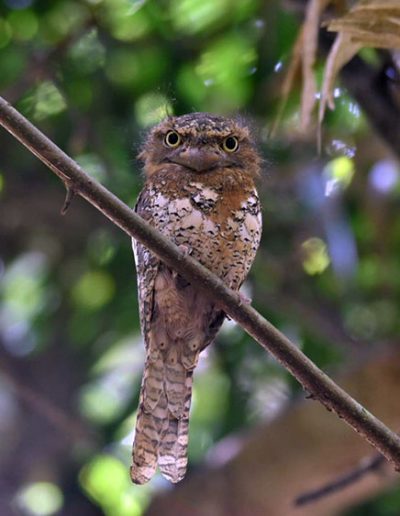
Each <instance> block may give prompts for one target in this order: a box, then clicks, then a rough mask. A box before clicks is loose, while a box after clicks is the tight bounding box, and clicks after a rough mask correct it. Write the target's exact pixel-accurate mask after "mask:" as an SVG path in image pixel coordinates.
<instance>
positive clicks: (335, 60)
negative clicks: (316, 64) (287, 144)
mask: <svg viewBox="0 0 400 516" xmlns="http://www.w3.org/2000/svg"><path fill="white" fill-rule="evenodd" d="M361 46H362V45H360V43H357V42H354V41H352V39H351V36H350V35H349V34H347V33H346V32H340V33H339V34H338V35H337V37H336V40H335V43H334V44H333V46H332V48H331V51H330V53H329V56H328V58H327V61H326V64H325V70H324V78H323V81H322V90H321V99H320V103H319V112H318V147H319V148H320V140H321V124H322V120H323V118H324V115H325V110H326V106H327V105H328V106H329V108H330V109H333V108H334V99H333V86H334V83H335V79H336V76H337V74H338V72H339V70H340V69H341V68H342V67H343V66H344V65H345V64H346V63H347V62H348V61H350V59H351V58H352V57H354V56H355V54H357V52H358V51H359V50H360V48H361Z"/></svg>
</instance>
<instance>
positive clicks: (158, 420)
mask: <svg viewBox="0 0 400 516" xmlns="http://www.w3.org/2000/svg"><path fill="white" fill-rule="evenodd" d="M179 348H181V347H180V346H179V345H178V346H177V345H175V346H171V347H170V349H168V350H164V351H157V352H155V353H154V352H153V353H148V357H147V360H146V365H145V370H144V374H143V380H142V387H141V394H140V405H139V409H138V416H137V420H136V431H135V439H134V443H133V451H132V458H133V463H132V467H131V478H132V481H133V482H134V483H136V484H144V483H145V482H148V481H149V480H150V479H151V477H152V476H153V475H154V473H155V471H156V468H157V464H158V466H159V468H160V471H161V473H162V474H163V475H164V477H165V478H167V479H168V480H170V481H171V482H174V483H175V482H179V481H180V480H181V479H182V478H183V477H184V475H185V472H186V467H187V446H188V432H189V410H190V403H191V397H192V381H193V380H192V378H193V367H194V362H195V361H197V360H193V358H194V357H193V355H194V354H195V355H197V356H198V350H196V351H197V352H195V353H194V354H193V353H190V355H192V356H191V357H190V360H189V361H188V360H186V358H187V357H185V356H184V355H183V354H181V353H179V351H178V350H179ZM181 349H182V348H181ZM153 351H154V350H153ZM187 366H190V368H188V367H187Z"/></svg>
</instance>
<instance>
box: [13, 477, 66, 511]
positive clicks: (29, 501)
mask: <svg viewBox="0 0 400 516" xmlns="http://www.w3.org/2000/svg"><path fill="white" fill-rule="evenodd" d="M16 503H17V505H18V506H19V507H20V509H21V510H22V511H23V514H29V515H31V516H51V515H52V514H57V513H58V512H59V511H60V509H61V508H62V505H63V494H62V492H61V490H60V488H59V487H58V486H56V485H55V484H51V483H50V482H37V483H34V484H29V485H27V486H25V487H24V488H22V489H21V490H20V491H19V493H18V494H17V496H16Z"/></svg>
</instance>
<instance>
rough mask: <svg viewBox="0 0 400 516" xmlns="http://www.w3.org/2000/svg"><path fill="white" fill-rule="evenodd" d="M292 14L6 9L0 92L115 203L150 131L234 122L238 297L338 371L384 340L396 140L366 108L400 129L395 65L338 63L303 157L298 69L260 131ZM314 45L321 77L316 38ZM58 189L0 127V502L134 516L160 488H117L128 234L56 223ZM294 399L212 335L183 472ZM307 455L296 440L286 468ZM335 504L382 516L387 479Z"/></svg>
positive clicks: (17, 3) (394, 502)
mask: <svg viewBox="0 0 400 516" xmlns="http://www.w3.org/2000/svg"><path fill="white" fill-rule="evenodd" d="M305 7H306V2H301V1H299V2H287V3H285V2H278V1H272V0H271V1H264V2H262V1H260V0H233V1H232V0H231V1H228V0H168V1H166V0H161V1H155V0H147V1H145V0H142V1H139V0H137V1H134V0H81V1H78V0H40V1H39V0H36V1H35V0H3V1H2V2H0V93H1V95H2V96H4V97H5V98H6V99H7V100H9V101H10V102H11V103H13V104H15V105H16V107H17V108H18V109H20V110H21V111H22V112H23V113H24V114H25V115H26V116H27V117H28V118H30V119H31V120H32V121H33V122H34V123H36V124H37V125H38V126H39V127H40V128H41V129H42V130H43V131H44V132H46V134H47V135H49V136H50V137H51V138H52V139H53V140H54V141H55V142H56V143H57V144H58V145H59V146H60V147H61V148H63V149H64V150H65V151H66V152H68V153H69V154H71V155H72V156H73V157H74V158H75V159H77V161H78V162H79V163H80V164H81V165H82V166H83V167H84V168H85V170H86V171H87V172H89V173H90V174H92V175H93V176H94V177H96V178H97V179H99V180H101V182H102V183H104V184H105V185H106V186H107V187H108V188H109V189H110V190H112V191H113V192H114V193H116V195H118V196H119V197H120V198H121V199H122V200H124V201H125V202H127V203H128V204H130V205H132V206H133V204H134V202H135V198H136V196H137V194H138V192H139V191H140V188H141V184H142V176H141V171H140V165H139V164H138V163H137V162H136V161H135V155H136V153H137V150H138V148H139V146H140V142H141V141H142V139H143V135H144V134H145V131H146V130H147V128H149V127H150V126H151V125H152V124H154V123H156V122H157V121H159V120H160V119H161V118H163V117H164V116H166V114H168V113H175V114H183V113H185V112H190V111H193V110H195V111H211V112H216V113H221V114H226V115H234V114H237V113H241V114H242V115H244V116H245V117H247V118H249V120H250V121H251V123H252V124H253V125H254V128H255V132H256V133H257V135H258V136H259V140H260V146H261V149H262V152H263V155H264V157H265V160H266V161H265V174H264V176H263V178H262V180H261V181H260V184H259V190H260V194H261V198H262V203H263V207H264V232H263V242H262V249H261V250H260V252H259V255H258V258H257V261H256V264H255V266H254V268H253V270H252V274H251V277H250V279H249V281H248V283H247V284H246V286H245V287H246V289H247V291H248V292H249V293H250V295H251V296H252V298H253V301H254V305H255V306H256V308H257V309H258V310H259V311H260V312H261V313H262V314H264V315H265V316H266V317H267V318H268V319H270V320H271V321H272V322H273V323H274V324H275V325H277V326H278V327H279V328H280V329H281V330H282V331H283V332H285V333H286V334H287V335H288V336H289V337H290V338H291V339H293V340H294V341H295V342H296V343H298V345H299V346H300V347H301V348H302V349H303V350H304V351H305V352H306V354H307V355H308V356H309V357H310V358H312V359H313V360H314V361H315V362H316V363H317V364H318V365H319V366H321V367H323V368H324V369H326V370H328V371H329V372H332V373H333V372H335V373H338V372H340V371H343V370H345V369H346V370H348V369H349V368H354V367H355V364H357V363H359V362H360V359H361V358H362V359H363V360H364V359H365V357H366V356H369V355H370V354H373V353H377V354H378V355H379V354H381V353H382V351H380V350H382V349H383V348H384V349H385V353H387V349H395V347H396V343H397V341H398V334H399V331H400V317H399V310H400V307H399V299H400V268H399V259H398V257H399V252H400V227H399V217H398V216H397V213H398V207H399V202H400V182H399V177H400V176H399V166H398V163H397V161H396V160H395V155H396V154H397V156H399V155H400V146H398V147H397V148H396V146H395V144H393V141H396V138H393V132H394V131H396V130H397V129H398V127H397V128H396V127H394V126H390V124H388V125H389V129H388V128H387V127H386V126H385V127H382V125H380V124H379V120H377V119H374V118H373V114H372V113H371V112H373V109H371V108H373V102H375V101H376V102H377V103H378V102H379V99H380V98H381V96H382V95H383V97H384V98H385V99H390V107H391V108H390V116H389V113H387V114H386V113H385V112H384V113H383V115H387V120H391V118H390V117H393V118H394V119H395V120H399V116H398V113H399V111H400V94H399V89H398V88H399V78H398V71H397V68H396V59H395V57H396V55H395V54H390V53H389V52H387V53H386V52H383V51H378V50H376V49H374V48H370V49H364V50H362V51H361V59H362V60H361V59H360V58H356V59H358V61H357V62H356V63H358V66H361V65H360V63H361V64H362V66H364V68H355V67H354V65H353V68H351V67H350V68H348V69H347V71H345V75H344V76H343V83H338V84H337V86H336V87H335V89H334V90H333V96H334V98H335V110H334V111H332V112H329V113H327V115H326V119H325V121H324V124H323V137H322V153H321V155H320V156H318V154H317V151H316V124H315V123H313V122H311V124H308V126H307V127H304V125H303V126H301V125H300V113H301V109H302V108H304V98H303V104H302V103H301V101H300V96H301V87H302V83H301V82H300V81H299V80H298V77H297V75H294V80H293V84H292V89H291V93H290V95H289V96H288V98H287V104H286V107H285V109H284V111H283V115H282V116H281V122H280V125H279V126H278V130H277V131H276V132H275V134H274V136H273V137H272V138H271V137H270V132H271V129H272V126H273V122H274V120H275V118H276V116H277V114H278V112H279V111H280V104H281V102H282V98H283V97H282V83H283V81H284V77H285V72H286V71H287V70H288V68H290V56H291V52H292V50H293V45H294V43H295V41H296V37H297V35H298V32H299V29H300V27H301V23H302V19H303V16H304V10H305ZM323 38H324V39H323V40H322V42H321V47H320V48H321V56H320V58H319V60H317V61H316V63H315V66H314V73H315V77H316V80H317V84H318V85H320V84H321V82H322V76H323V66H324V62H325V59H324V49H325V51H326V49H327V48H328V47H329V45H330V42H331V38H329V36H327V34H326V33H324V36H323ZM303 57H304V53H303ZM349 66H350V65H349ZM360 70H364V71H365V70H367V71H369V72H370V75H369V76H368V75H362V73H361V72H360ZM303 72H304V70H303ZM371 74H372V75H371ZM366 77H367V78H368V77H372V78H373V80H372V79H371V80H370V81H369V82H368V80H367V79H366ZM303 78H304V73H303ZM365 92H367V93H368V92H369V93H370V94H371V97H369V98H371V99H372V100H371V101H370V103H369V104H368V105H367V106H366V105H364V104H363V102H365V95H364V93H365ZM376 130H378V132H379V133H380V135H381V136H383V139H380V138H379V137H378V136H377V134H376ZM385 131H386V132H385ZM396 134H398V133H396ZM385 135H389V136H388V138H387V143H389V144H390V147H391V150H389V147H388V146H386V145H385ZM63 197H64V191H63V188H62V187H61V185H60V184H59V182H58V180H57V179H55V178H54V177H53V176H52V175H51V174H49V173H48V172H47V171H46V170H45V168H44V167H43V165H41V164H40V163H39V162H38V161H37V160H36V159H35V158H34V157H33V156H31V155H30V154H29V153H28V152H26V151H25V150H23V149H22V147H21V146H20V145H19V144H18V143H17V142H16V141H14V140H13V139H12V138H11V137H10V136H9V135H7V134H6V133H5V132H4V131H1V132H0V199H1V204H0V275H1V276H0V277H1V286H0V295H1V305H0V510H1V514H2V515H4V516H9V515H12V514H22V515H25V514H27V515H35V516H36V515H37V516H46V515H52V514H60V515H82V516H86V515H88V516H90V515H92V514H93V515H97V514H105V515H107V516H128V515H129V516H131V515H132V516H139V515H141V514H145V511H146V508H147V507H148V505H149V503H150V501H151V500H152V498H153V496H154V495H155V494H157V493H159V492H162V491H163V490H165V489H167V488H168V486H167V485H166V482H165V481H164V480H163V479H162V478H161V477H157V478H155V479H154V480H153V481H152V482H151V483H150V484H149V485H147V486H144V487H138V486H133V485H131V484H130V480H129V475H128V467H129V463H130V446H131V441H132V430H133V425H134V417H135V410H136V406H137V402H138V390H139V386H140V377H141V371H142V366H143V345H142V339H141V337H140V333H139V321H138V307H137V300H136V285H135V271H134V265H133V257H132V253H131V247H130V242H129V240H128V239H127V237H126V236H125V235H124V234H123V233H122V232H120V231H119V230H118V229H117V228H115V227H114V226H113V225H112V224H110V223H109V222H108V221H107V220H106V219H104V218H103V217H102V216H101V215H100V214H98V213H96V212H95V210H93V209H92V208H91V207H90V206H89V205H87V204H86V203H85V202H84V201H82V200H80V199H75V200H74V201H73V204H72V206H71V208H70V209H69V211H68V213H67V215H66V216H64V217H62V216H61V215H60V209H61V207H62V204H63ZM374 356H375V355H374ZM398 376H399V377H400V374H399V375H398ZM378 381H379V382H384V381H385V378H384V377H382V378H380V377H378ZM368 388H369V389H374V385H370V386H367V389H368ZM399 388H400V386H399ZM391 389H393V386H391ZM300 394H301V393H300V390H299V387H298V385H297V384H295V382H294V381H293V380H292V379H291V377H290V376H289V375H288V373H286V372H285V371H284V370H282V368H281V367H280V366H279V365H278V364H276V363H275V362H274V361H273V360H272V359H270V358H269V357H268V356H266V354H265V352H264V351H263V350H262V349H261V348H260V347H259V346H257V345H256V344H255V343H254V342H253V341H252V340H251V339H250V337H248V336H247V335H245V334H244V333H243V332H242V331H241V330H240V329H239V328H237V327H236V326H235V325H234V324H233V323H230V322H228V323H226V324H225V326H224V328H223V331H222V332H221V334H220V336H219V338H218V340H217V342H216V344H215V346H214V347H213V348H212V349H210V350H209V351H207V352H206V353H204V357H203V360H202V362H201V365H200V366H199V369H198V371H197V374H196V380H195V391H194V403H193V411H192V418H191V430H190V467H191V470H192V471H194V472H196V471H197V475H198V476H200V477H201V475H204V476H207V466H204V463H205V462H206V464H207V461H208V462H209V463H211V462H216V457H219V458H220V459H218V460H221V461H222V462H224V461H226V460H227V457H228V455H229V454H231V446H230V445H226V446H225V447H224V444H223V443H224V442H232V441H224V440H223V439H224V438H226V437H227V436H230V437H231V438H232V436H237V439H238V441H237V442H238V443H239V444H238V446H239V448H240V447H241V443H242V441H241V437H240V436H241V435H243V432H245V431H250V430H251V429H253V428H255V427H258V426H259V425H261V423H263V424H266V423H267V422H268V421H272V420H273V419H274V418H275V417H276V416H277V414H279V413H280V412H281V411H282V410H283V408H286V409H287V410H288V411H289V410H290V407H291V406H292V402H293V400H296V399H298V398H299V396H300ZM390 395H391V396H393V397H395V396H396V392H395V391H393V390H391V391H390ZM389 397H390V396H389ZM382 403H383V401H382ZM397 417H398V416H397ZM310 426H311V425H310ZM250 435H251V433H250ZM324 438H325V439H326V440H327V441H329V438H330V436H329V430H327V431H326V433H325V434H324ZM220 441H221V442H220ZM216 443H220V444H219V445H218V447H217V448H215V447H214V446H215V444H216ZM283 446H284V444H283ZM282 453H283V450H282ZM309 453H310V451H309V450H307V449H304V450H302V448H301V443H300V444H299V445H298V447H297V449H296V454H297V455H298V454H300V456H301V457H302V461H303V463H304V465H305V464H306V463H307V461H308V454H309ZM332 453H335V454H337V453H338V452H337V450H335V451H334V452H332ZM346 453H347V452H346V450H345V449H343V458H345V455H346ZM221 457H222V459H221ZM254 460H256V458H255V459H254ZM202 464H203V465H202ZM200 465H202V466H200ZM346 466H349V464H346ZM336 473H337V474H339V473H340V471H339V470H338V471H336ZM277 475H279V473H278V472H277ZM304 476H305V477H306V476H307V475H304ZM303 480H304V479H303ZM306 480H307V479H306ZM281 481H282V483H283V482H284V476H283V477H282V478H281ZM390 482H392V480H390ZM387 484H388V483H385V482H383V483H382V486H381V488H380V489H383V488H384V487H385V486H386V487H387ZM305 485H307V483H306V484H305ZM260 489H264V490H265V489H267V487H266V486H261V487H260ZM169 494H171V495H173V492H171V493H169ZM299 494H300V493H299ZM367 495H368V493H365V494H364V495H363V497H364V498H366V497H367ZM352 503H354V501H353V502H352ZM365 503H367V502H365ZM221 507H222V502H221ZM225 510H226V511H228V509H225ZM332 510H333V511H334V512H332V514H336V513H337V512H335V511H338V510H339V509H332ZM348 510H349V512H347V513H346V514H348V515H352V514H354V515H357V514H374V515H378V516H379V515H385V516H387V515H395V514H398V513H399V511H400V497H399V495H398V492H397V491H396V488H393V487H392V488H391V490H390V491H388V492H387V493H386V494H383V495H381V496H380V498H377V499H374V500H372V501H369V502H368V504H367V505H363V506H362V508H354V509H351V510H350V509H348ZM360 511H361V512H360ZM341 513H342V512H341ZM175 514H178V513H177V512H176V513H175ZM182 514H186V513H185V512H182ZM218 514H219V513H218ZM221 514H223V512H222V509H221ZM224 514H233V513H230V512H229V511H228V512H226V513H224ZM252 514H258V513H257V512H256V511H253V512H252ZM259 514H263V513H262V512H259ZM271 514H277V512H276V513H275V512H274V513H273V512H271ZM308 514H311V512H309V513H308ZM321 514H328V513H327V512H321ZM343 514H344V513H343Z"/></svg>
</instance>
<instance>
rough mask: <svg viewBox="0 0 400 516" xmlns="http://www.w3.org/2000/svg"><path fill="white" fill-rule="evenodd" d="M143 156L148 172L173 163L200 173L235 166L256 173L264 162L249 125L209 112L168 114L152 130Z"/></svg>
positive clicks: (141, 154)
mask: <svg viewBox="0 0 400 516" xmlns="http://www.w3.org/2000/svg"><path fill="white" fill-rule="evenodd" d="M139 158H140V159H141V160H143V162H144V164H145V172H146V174H147V175H148V176H151V175H152V174H153V173H154V172H155V171H157V170H159V169H160V168H161V167H162V168H165V167H166V166H169V165H173V166H174V169H175V170H177V169H178V170H179V168H180V167H182V168H183V169H185V170H188V169H189V170H191V171H193V172H195V173H198V174H206V173H210V172H213V171H216V170H217V169H219V170H221V169H230V168H235V169H241V170H242V171H243V172H244V173H246V174H247V175H249V176H252V177H255V176H257V175H259V170H260V162H261V160H260V157H259V155H258V153H257V151H256V149H255V146H254V143H253V140H252V138H251V135H250V131H249V129H248V127H247V126H246V125H244V124H243V123H242V122H241V121H240V120H235V119H230V118H225V117H222V116H217V115H212V114H209V113H191V114H187V115H183V116H178V117H175V116H171V117H168V118H166V119H165V120H163V121H162V122H161V123H160V124H158V125H157V126H156V127H154V128H153V129H152V130H151V131H150V133H149V136H148V138H147V140H146V142H145V145H144V147H143V149H142V151H141V153H140V154H139Z"/></svg>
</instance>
